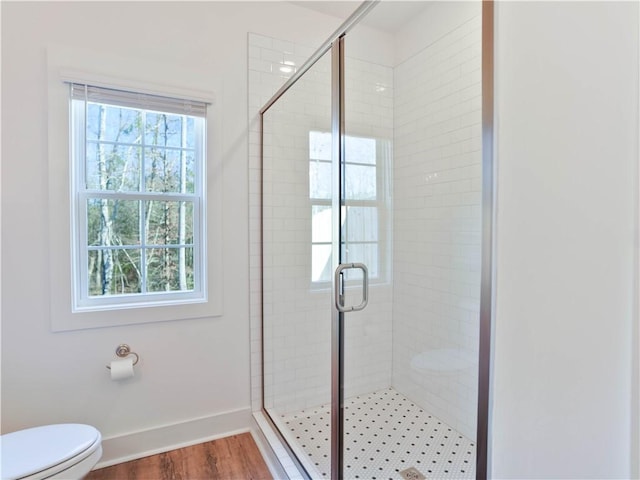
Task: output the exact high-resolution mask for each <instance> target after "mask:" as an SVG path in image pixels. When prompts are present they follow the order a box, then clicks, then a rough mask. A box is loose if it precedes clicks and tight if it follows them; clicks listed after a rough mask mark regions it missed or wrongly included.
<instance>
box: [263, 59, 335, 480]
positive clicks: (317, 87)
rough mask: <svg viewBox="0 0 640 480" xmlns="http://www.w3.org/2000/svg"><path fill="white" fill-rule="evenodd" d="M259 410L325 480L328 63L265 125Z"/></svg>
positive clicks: (287, 96)
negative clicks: (262, 408)
mask: <svg viewBox="0 0 640 480" xmlns="http://www.w3.org/2000/svg"><path fill="white" fill-rule="evenodd" d="M262 122H263V124H262V135H263V139H262V140H263V142H262V143H263V147H262V148H263V151H262V154H263V159H262V161H263V165H262V204H263V207H262V237H263V238H262V240H263V241H262V245H263V250H262V275H263V277H262V279H263V280H262V281H263V287H262V289H263V368H264V373H263V405H264V410H265V412H266V413H267V415H268V417H269V418H270V420H271V421H272V422H273V424H274V425H275V426H276V427H277V430H278V431H279V432H280V434H281V435H282V437H283V439H284V440H285V441H286V443H287V444H288V445H289V447H290V449H291V450H292V451H293V453H294V454H295V456H296V457H297V459H298V460H299V462H300V466H302V467H303V468H304V470H306V472H307V473H308V474H309V476H310V477H312V478H322V477H325V478H328V477H329V475H330V466H331V465H330V463H331V454H330V442H331V440H330V439H331V425H330V424H331V418H330V416H331V414H330V408H331V407H330V403H331V298H332V295H331V279H332V265H333V261H334V259H333V248H332V236H333V211H332V210H333V204H332V196H333V191H332V185H331V174H332V133H331V126H332V123H331V59H330V52H329V53H328V54H325V55H324V56H323V57H321V58H320V59H319V60H318V61H317V62H316V63H315V64H314V65H313V67H311V69H309V70H308V71H307V72H306V73H305V74H304V75H303V76H302V77H301V78H300V79H299V80H298V81H297V82H296V83H295V84H294V85H293V86H292V87H291V88H289V89H288V90H287V91H286V92H285V93H284V94H283V95H282V96H281V97H280V98H278V100H277V101H276V102H275V103H274V104H273V105H271V106H270V107H269V108H268V110H266V111H265V112H264V114H263V117H262Z"/></svg>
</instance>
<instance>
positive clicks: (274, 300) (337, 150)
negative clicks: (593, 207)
mask: <svg viewBox="0 0 640 480" xmlns="http://www.w3.org/2000/svg"><path fill="white" fill-rule="evenodd" d="M383 3H384V2H383ZM410 3H413V5H411V6H410V8H411V9H412V10H411V15H410V18H407V20H406V23H407V25H408V24H409V23H411V22H412V23H413V24H414V25H413V26H412V25H408V26H407V27H406V28H407V30H406V31H409V32H410V30H411V28H413V29H414V30H415V31H422V30H423V29H424V28H427V27H428V25H419V24H418V25H415V23H416V21H417V20H416V19H419V18H427V19H428V18H432V16H433V15H441V16H443V18H444V20H442V21H441V22H435V21H432V25H433V26H434V28H436V30H437V29H438V28H440V31H437V32H435V33H434V34H432V35H431V36H429V35H424V34H422V42H423V43H425V44H424V45H422V44H420V43H419V42H418V43H417V44H416V40H415V38H414V39H413V40H412V42H409V43H407V42H405V47H402V41H403V40H402V38H400V37H399V36H398V35H399V34H396V39H397V45H400V46H399V47H398V48H396V51H395V57H394V58H393V59H392V60H391V61H389V60H388V59H386V60H385V61H381V60H380V59H378V58H376V57H375V55H372V52H371V49H370V48H368V42H369V38H370V37H371V31H372V28H371V25H370V24H368V23H367V19H368V18H369V19H375V17H374V14H375V12H376V10H377V9H380V8H381V7H382V4H379V5H377V4H375V3H365V4H362V5H361V6H360V7H359V8H358V9H357V10H356V11H355V12H354V14H353V15H352V16H351V17H350V18H349V19H348V20H347V21H346V22H345V23H344V24H343V26H342V27H341V28H340V29H339V30H338V31H337V32H336V34H335V35H333V36H332V37H331V38H330V39H329V40H328V41H327V43H326V44H325V45H324V46H323V47H321V48H320V49H319V50H317V51H316V53H315V54H314V55H313V56H312V57H311V58H310V59H309V60H308V61H307V62H306V63H305V64H304V65H303V66H302V67H300V68H299V70H298V71H297V73H296V74H295V75H294V76H292V77H291V78H290V79H289V81H288V82H287V83H286V84H285V85H284V86H283V87H282V88H281V89H280V90H279V91H278V92H277V93H276V94H275V95H274V96H273V98H272V99H271V100H269V102H267V104H266V105H265V106H264V107H263V108H262V110H261V112H260V114H261V117H260V118H261V122H260V123H261V152H262V165H261V246H262V248H261V286H262V288H261V313H262V323H261V338H262V345H261V351H262V375H261V378H262V382H261V383H262V392H261V397H262V398H261V400H262V405H261V406H262V411H263V413H264V414H265V416H266V417H267V418H268V419H269V422H270V423H271V426H272V427H273V428H274V429H276V430H277V432H278V434H279V435H280V438H281V439H282V440H283V442H284V443H285V444H286V446H287V448H288V449H289V450H290V452H291V454H292V455H294V457H295V459H296V461H297V463H298V466H299V467H300V469H301V471H304V472H305V473H306V475H308V476H309V477H311V478H332V479H338V478H364V479H375V478H405V479H421V478H474V477H476V476H477V477H478V478H484V477H485V476H486V457H487V454H486V435H487V433H486V425H487V410H488V408H487V403H488V401H487V399H488V358H489V357H488V347H489V341H488V339H489V336H488V335H489V330H488V326H489V320H488V319H489V318H490V315H489V313H490V312H489V310H488V309H489V306H490V302H489V299H490V271H487V270H488V269H489V265H490V231H491V224H490V221H491V177H490V172H491V163H490V150H489V149H490V145H489V144H488V142H485V144H484V145H483V141H482V138H483V135H485V138H490V124H489V123H488V122H486V121H485V122H484V124H483V114H484V115H485V118H491V117H490V112H488V105H490V102H489V100H487V97H490V95H487V92H490V90H488V87H490V76H487V75H486V71H487V64H485V65H484V67H483V66H482V62H483V61H485V62H489V61H490V57H487V55H486V52H488V51H489V50H490V49H491V46H490V35H487V30H488V28H489V27H488V25H489V26H490V20H488V17H490V16H491V8H492V6H491V4H490V3H488V2H484V6H483V5H482V2H477V3H471V2H470V3H464V4H463V3H459V2H453V4H455V5H453V6H446V5H444V3H446V2H443V3H441V4H439V5H438V6H433V5H432V4H429V3H428V2H410ZM393 4H395V5H393ZM403 6H405V7H407V8H409V4H404V2H392V4H391V5H385V6H384V8H403ZM418 8H419V9H420V10H417V9H418ZM483 9H484V12H483ZM381 13H382V14H384V12H381ZM414 17H415V18H414ZM483 18H484V21H485V24H484V26H483ZM436 20H437V19H436ZM372 21H373V20H372ZM442 24H447V25H448V26H447V27H446V28H444V27H442ZM403 28H404V27H403ZM416 29H417V30H416ZM398 31H400V30H398ZM483 31H484V34H485V38H484V40H483V37H482V35H483ZM385 35H388V36H391V35H392V34H390V33H388V32H387V33H385ZM407 38H410V37H407ZM483 52H485V55H483ZM281 63H282V64H283V65H285V66H287V65H290V64H293V62H290V63H287V62H286V61H283V62H281ZM483 71H484V72H485V76H484V77H483ZM483 87H484V88H485V93H484V95H483V91H482V88H483ZM483 100H484V103H483ZM487 135H488V136H487ZM489 143H490V142H489ZM483 147H484V149H485V159H484V173H483ZM483 206H484V213H483ZM489 270H490V269H489Z"/></svg>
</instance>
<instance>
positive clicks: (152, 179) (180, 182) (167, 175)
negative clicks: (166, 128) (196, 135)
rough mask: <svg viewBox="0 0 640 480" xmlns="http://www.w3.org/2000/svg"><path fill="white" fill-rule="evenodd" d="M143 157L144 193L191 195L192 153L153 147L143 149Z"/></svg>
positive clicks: (192, 181) (193, 161)
mask: <svg viewBox="0 0 640 480" xmlns="http://www.w3.org/2000/svg"><path fill="white" fill-rule="evenodd" d="M144 155H145V158H144V182H145V189H146V191H148V192H164V193H193V191H194V180H195V178H194V168H195V159H194V152H192V151H189V150H175V149H167V148H157V147H154V148H147V149H145V152H144Z"/></svg>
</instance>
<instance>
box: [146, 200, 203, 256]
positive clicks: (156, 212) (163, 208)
mask: <svg viewBox="0 0 640 480" xmlns="http://www.w3.org/2000/svg"><path fill="white" fill-rule="evenodd" d="M144 210H145V219H146V232H147V235H146V243H147V245H191V244H193V202H160V201H147V202H144Z"/></svg>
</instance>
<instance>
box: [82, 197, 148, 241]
mask: <svg viewBox="0 0 640 480" xmlns="http://www.w3.org/2000/svg"><path fill="white" fill-rule="evenodd" d="M87 243H88V245H91V246H103V247H109V246H114V245H118V246H126V245H139V244H140V202H139V201H137V200H111V199H105V198H90V199H89V200H87Z"/></svg>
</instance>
